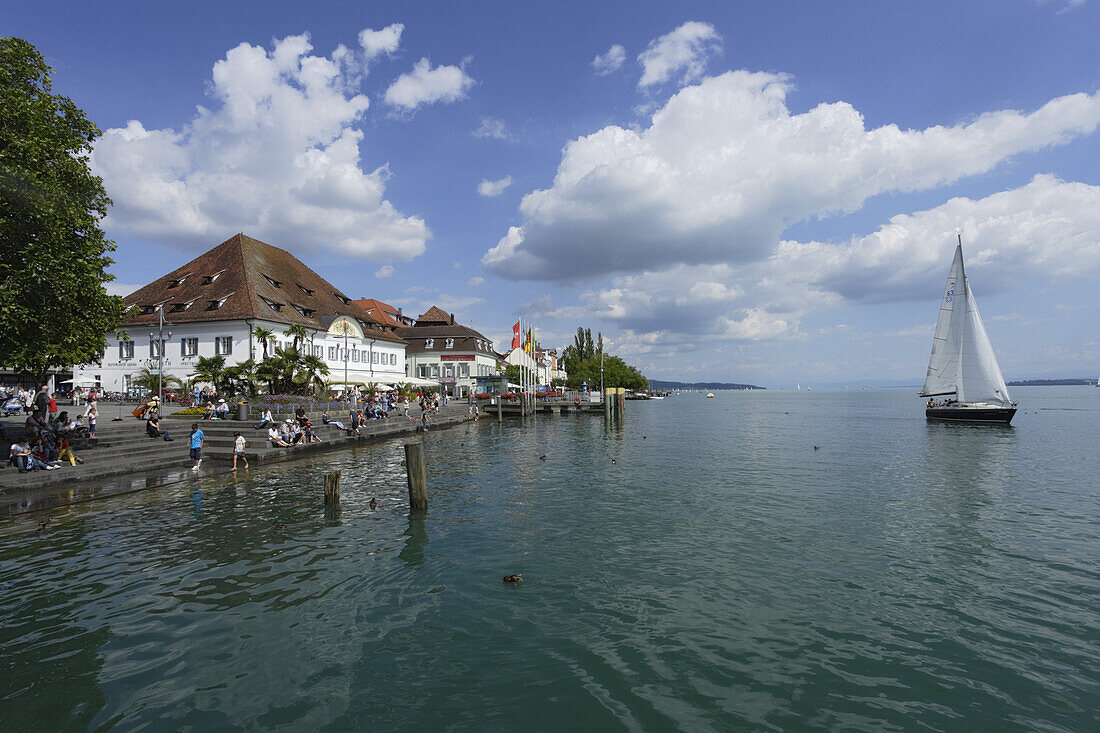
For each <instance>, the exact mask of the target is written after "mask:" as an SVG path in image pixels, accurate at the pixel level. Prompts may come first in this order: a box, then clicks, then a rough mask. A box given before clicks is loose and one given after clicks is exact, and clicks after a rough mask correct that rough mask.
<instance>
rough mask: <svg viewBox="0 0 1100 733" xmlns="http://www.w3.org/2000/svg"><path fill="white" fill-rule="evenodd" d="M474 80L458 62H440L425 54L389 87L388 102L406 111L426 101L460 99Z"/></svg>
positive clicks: (454, 100) (386, 97) (387, 92)
mask: <svg viewBox="0 0 1100 733" xmlns="http://www.w3.org/2000/svg"><path fill="white" fill-rule="evenodd" d="M473 85H474V80H473V79H472V78H471V77H470V76H469V75H468V74H467V73H466V72H465V71H463V70H462V69H461V68H459V67H458V66H437V67H435V68H434V69H433V68H432V65H431V62H430V61H428V59H426V58H422V59H420V60H419V61H417V62H416V65H415V66H413V70H412V71H410V72H408V73H407V74H402V75H401V76H399V77H398V78H397V81H395V82H394V83H393V84H391V85H390V88H389V89H387V90H386V94H385V100H386V103H387V104H389V105H391V106H393V107H400V108H402V109H405V110H407V111H411V110H415V109H416V108H417V107H419V106H421V105H423V104H434V103H435V102H445V103H450V102H457V101H458V100H460V99H465V98H466V92H468V91H469V89H470V87H472V86H473Z"/></svg>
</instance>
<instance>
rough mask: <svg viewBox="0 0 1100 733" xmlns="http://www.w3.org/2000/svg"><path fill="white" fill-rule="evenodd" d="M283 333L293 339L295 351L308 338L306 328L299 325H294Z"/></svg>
mask: <svg viewBox="0 0 1100 733" xmlns="http://www.w3.org/2000/svg"><path fill="white" fill-rule="evenodd" d="M283 333H285V334H286V335H287V336H289V337H290V338H292V339H294V348H295V349H297V348H298V347H299V346H300V345H301V344H302V343H303V342H305V340H306V339H307V338H309V332H308V331H306V327H305V326H303V325H301V324H299V323H295V324H294V325H293V326H291V327H290V328H288V329H287V330H286V331H284V332H283Z"/></svg>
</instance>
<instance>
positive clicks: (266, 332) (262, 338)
mask: <svg viewBox="0 0 1100 733" xmlns="http://www.w3.org/2000/svg"><path fill="white" fill-rule="evenodd" d="M252 335H253V337H255V339H256V340H257V341H259V342H260V343H261V344H262V345H263V349H264V356H263V358H264V359H266V358H267V340H268V339H269V338H271V337H273V336H274V335H275V332H274V331H272V330H271V329H269V328H263V327H262V326H257V327H256V328H254V329H252Z"/></svg>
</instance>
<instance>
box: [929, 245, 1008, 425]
mask: <svg viewBox="0 0 1100 733" xmlns="http://www.w3.org/2000/svg"><path fill="white" fill-rule="evenodd" d="M921 397H928V398H929V400H928V405H927V407H926V408H925V412H924V414H925V417H927V418H928V419H929V420H962V421H967V422H989V423H1004V424H1005V425H1007V424H1008V423H1009V422H1011V421H1012V416H1013V415H1015V414H1016V403H1015V402H1013V401H1012V398H1011V397H1010V396H1009V394H1008V387H1006V386H1005V379H1004V376H1003V375H1002V374H1001V368H1000V366H998V365H997V357H996V355H995V354H994V353H993V345H992V344H990V343H989V334H987V333H986V331H985V326H984V325H983V324H982V317H981V315H980V314H979V313H978V303H977V301H975V300H974V293H973V292H972V291H971V290H970V281H969V280H967V279H966V269H965V267H964V266H963V254H962V235H961V234H960V235H959V244H958V246H957V247H955V260H954V261H953V262H952V263H951V270H950V271H949V272H948V273H947V287H946V288H944V292H943V300H942V301H940V316H939V319H938V320H937V321H936V335H935V336H934V337H933V338H932V356H931V358H930V359H929V361H928V376H927V377H926V378H925V380H924V390H922V391H921ZM937 397H948V399H946V400H944V401H942V402H937V401H936V398H937Z"/></svg>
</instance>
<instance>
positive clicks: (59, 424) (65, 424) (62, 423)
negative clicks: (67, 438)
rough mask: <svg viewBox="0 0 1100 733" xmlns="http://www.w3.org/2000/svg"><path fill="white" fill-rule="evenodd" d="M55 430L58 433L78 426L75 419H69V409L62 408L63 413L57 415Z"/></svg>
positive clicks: (54, 423)
mask: <svg viewBox="0 0 1100 733" xmlns="http://www.w3.org/2000/svg"><path fill="white" fill-rule="evenodd" d="M52 427H53V431H54V432H55V433H57V434H59V435H60V434H61V433H68V432H70V431H72V430H73V428H74V427H76V426H75V425H74V424H73V421H72V420H70V419H69V411H68V410H62V411H61V414H59V415H58V416H57V419H56V420H54V421H53V426H52Z"/></svg>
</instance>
